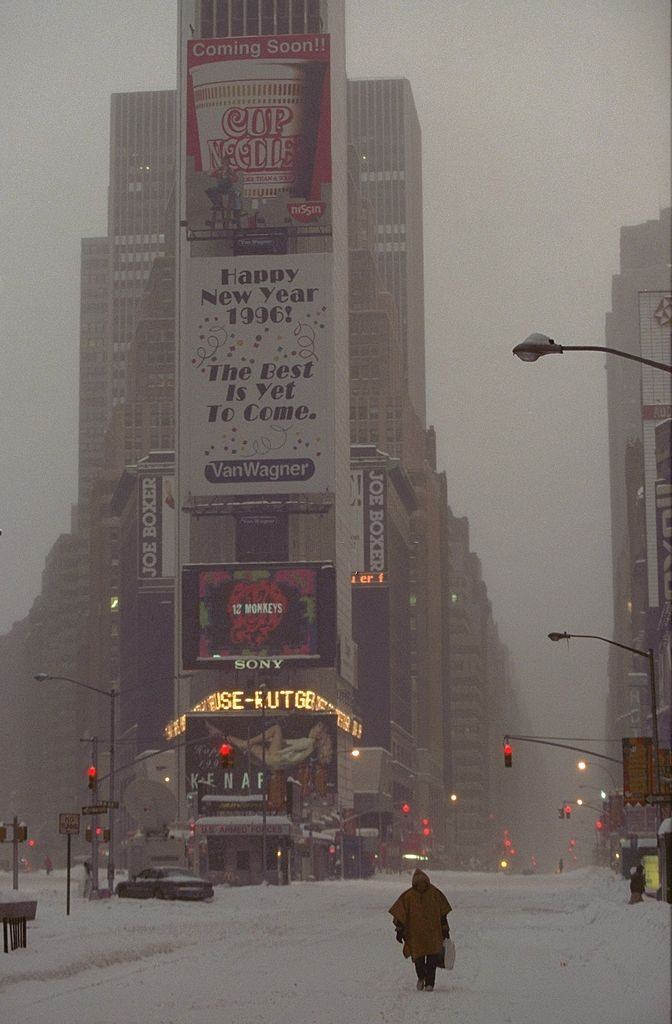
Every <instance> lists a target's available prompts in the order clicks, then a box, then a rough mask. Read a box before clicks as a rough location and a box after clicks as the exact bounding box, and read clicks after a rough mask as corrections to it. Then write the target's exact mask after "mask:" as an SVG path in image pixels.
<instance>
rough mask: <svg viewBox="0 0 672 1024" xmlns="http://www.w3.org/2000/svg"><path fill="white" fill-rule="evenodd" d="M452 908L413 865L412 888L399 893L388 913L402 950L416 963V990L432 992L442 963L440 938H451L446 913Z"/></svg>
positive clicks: (419, 869)
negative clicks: (402, 945)
mask: <svg viewBox="0 0 672 1024" xmlns="http://www.w3.org/2000/svg"><path fill="white" fill-rule="evenodd" d="M451 910H452V907H451V905H450V903H449V902H448V900H447V899H446V897H445V896H444V894H443V893H442V892H441V890H440V889H437V887H436V886H435V885H432V883H431V882H430V880H429V876H428V875H426V874H425V872H424V871H423V870H422V869H421V868H416V870H415V871H414V872H413V878H412V880H411V888H410V889H406V891H405V892H402V894H401V896H400V897H399V899H398V900H397V901H396V902H395V903H393V905H392V906H391V907H390V910H389V913H390V914H392V920H393V922H394V927H395V929H396V933H397V942H403V944H404V948H403V953H404V956H405V957H406V958H408V957H410V958H411V959H412V961H413V964H414V966H415V973H416V975H417V978H418V981H417V985H416V988H417V989H418V991H422V990H423V989H424V991H425V992H433V991H434V981H435V975H436V968H437V966H438V965H439V964H440V963H442V962H443V940H444V939H448V938H450V928H449V927H448V914H449V913H450V911H451Z"/></svg>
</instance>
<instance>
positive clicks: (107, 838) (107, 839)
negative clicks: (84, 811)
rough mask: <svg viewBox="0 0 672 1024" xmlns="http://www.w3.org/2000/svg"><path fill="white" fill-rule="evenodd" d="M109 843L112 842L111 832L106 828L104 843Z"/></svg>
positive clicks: (104, 830)
mask: <svg viewBox="0 0 672 1024" xmlns="http://www.w3.org/2000/svg"><path fill="white" fill-rule="evenodd" d="M109 841H110V830H109V828H104V829H103V842H104V843H109Z"/></svg>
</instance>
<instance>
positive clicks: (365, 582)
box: [350, 572, 387, 587]
mask: <svg viewBox="0 0 672 1024" xmlns="http://www.w3.org/2000/svg"><path fill="white" fill-rule="evenodd" d="M350 582H351V583H352V585H353V587H371V586H373V587H379V586H381V585H384V584H386V583H387V573H386V572H353V574H352V576H351V577H350Z"/></svg>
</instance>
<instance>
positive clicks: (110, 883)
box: [33, 672, 119, 894]
mask: <svg viewBox="0 0 672 1024" xmlns="http://www.w3.org/2000/svg"><path fill="white" fill-rule="evenodd" d="M33 678H34V679H36V680H37V682H38V683H43V682H45V680H47V679H49V680H54V681H60V682H64V683H72V684H73V686H81V687H82V688H83V689H84V690H92V691H93V692H94V693H100V694H102V696H103V697H109V698H110V772H109V781H108V789H109V804H110V806H109V808H108V814H109V818H108V825H109V830H110V856H109V857H108V861H107V887H108V889H109V891H110V894H112V893H113V892H114V801H115V792H116V790H115V777H114V743H115V731H116V708H115V699H116V698H117V697H118V696H119V691H118V690H114V689H112V690H101V689H99V688H98V687H97V686H91V684H90V683H83V682H81V680H79V679H71V678H70V676H52V675H49V673H47V672H38V673H36V675H35V676H33Z"/></svg>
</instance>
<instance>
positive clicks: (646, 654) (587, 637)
mask: <svg viewBox="0 0 672 1024" xmlns="http://www.w3.org/2000/svg"><path fill="white" fill-rule="evenodd" d="M549 637H550V639H551V640H554V639H555V637H556V634H550V633H549ZM573 637H579V638H580V639H582V640H602V641H603V642H604V643H605V644H611V645H612V646H613V647H620V648H621V650H622V651H631V652H632V654H641V656H642V657H643V658H648V657H649V652H648V651H642V650H641V649H640V648H639V647H628V645H627V644H619V642H618V641H617V640H610V639H609V637H606V636H595V634H594V633H560V634H558V639H559V640H571V639H572V638H573Z"/></svg>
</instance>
